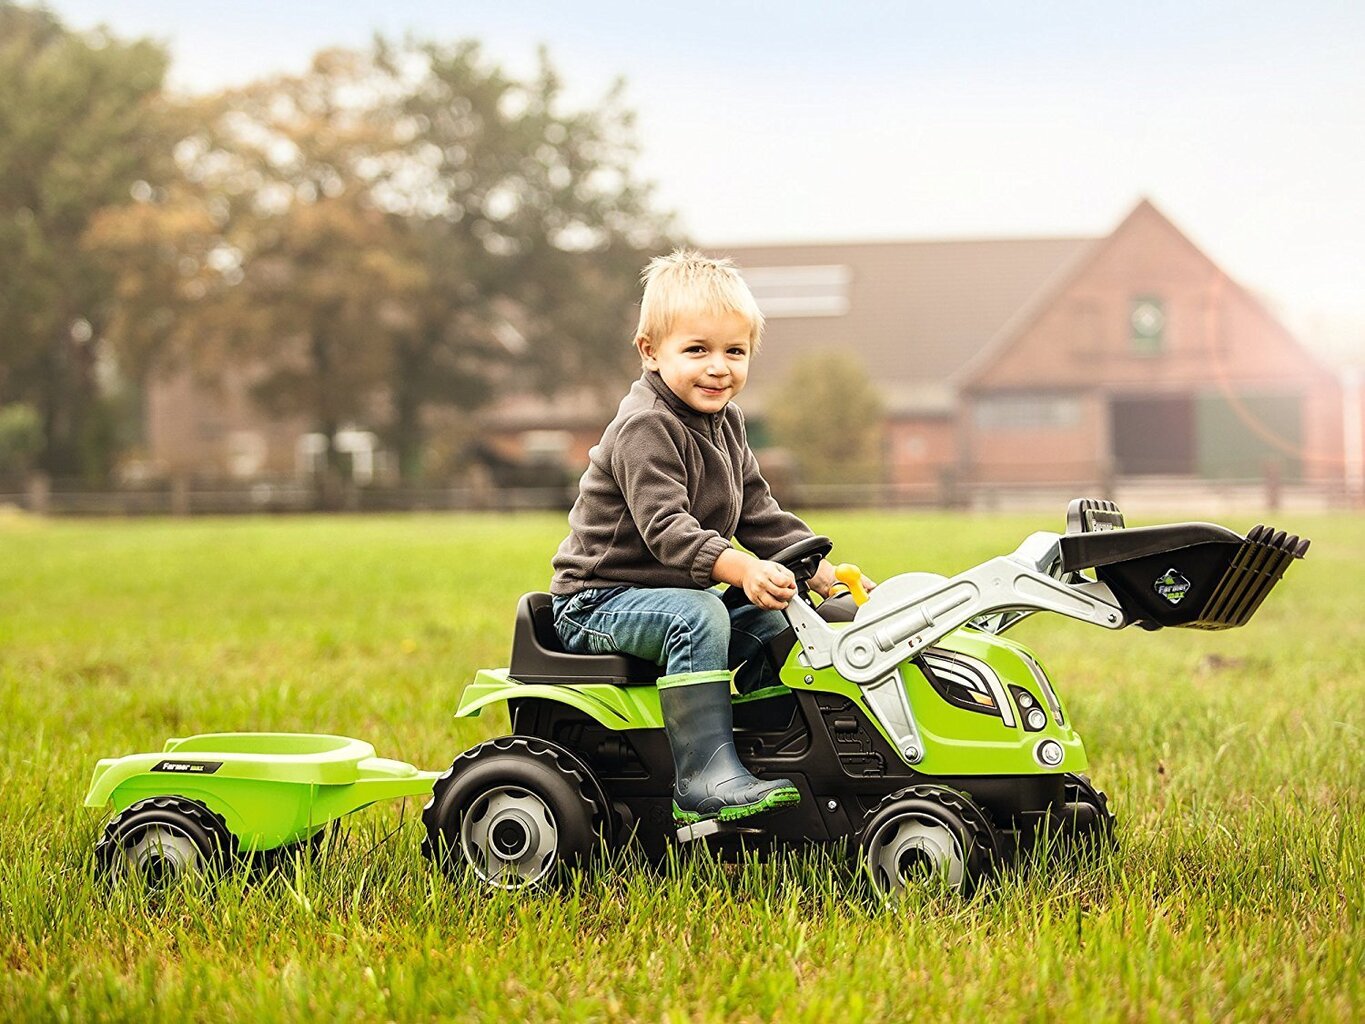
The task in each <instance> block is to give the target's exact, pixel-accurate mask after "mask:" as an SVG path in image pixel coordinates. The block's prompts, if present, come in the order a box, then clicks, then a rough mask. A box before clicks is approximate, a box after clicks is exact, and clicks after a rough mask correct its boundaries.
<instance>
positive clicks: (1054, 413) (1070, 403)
mask: <svg viewBox="0 0 1365 1024" xmlns="http://www.w3.org/2000/svg"><path fill="white" fill-rule="evenodd" d="M973 416H974V419H975V422H976V426H977V427H978V429H980V430H1067V429H1070V428H1072V427H1074V426H1076V425H1077V424H1078V423H1080V421H1081V402H1080V399H1078V398H1075V397H1073V396H1071V395H1055V394H1052V395H1050V394H1036V395H990V396H987V397H984V398H978V399H977V400H976V403H975V405H974V412H973Z"/></svg>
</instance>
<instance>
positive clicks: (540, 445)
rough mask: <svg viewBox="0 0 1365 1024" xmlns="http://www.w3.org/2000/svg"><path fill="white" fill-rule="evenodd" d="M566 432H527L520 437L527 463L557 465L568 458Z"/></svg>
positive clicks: (567, 437) (567, 435) (567, 436)
mask: <svg viewBox="0 0 1365 1024" xmlns="http://www.w3.org/2000/svg"><path fill="white" fill-rule="evenodd" d="M569 440H570V438H569V432H568V431H567V430H528V431H526V433H524V434H522V435H521V443H522V451H524V452H525V453H526V461H527V462H537V463H550V464H553V465H558V464H560V463H562V462H563V461H564V460H565V459H567V458H568V456H569Z"/></svg>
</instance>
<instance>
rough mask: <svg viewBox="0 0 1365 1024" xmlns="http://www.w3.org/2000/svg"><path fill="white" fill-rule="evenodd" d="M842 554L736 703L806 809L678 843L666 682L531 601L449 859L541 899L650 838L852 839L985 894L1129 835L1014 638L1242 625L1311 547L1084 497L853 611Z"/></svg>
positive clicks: (466, 770)
mask: <svg viewBox="0 0 1365 1024" xmlns="http://www.w3.org/2000/svg"><path fill="white" fill-rule="evenodd" d="M830 548H831V545H830V542H829V541H828V539H826V538H824V537H815V538H811V539H808V540H806V541H803V542H801V543H799V544H796V545H794V546H793V547H791V548H788V549H787V550H785V551H783V552H780V553H778V554H777V555H775V556H773V557H774V560H775V561H778V562H781V563H783V564H785V565H786V566H788V567H789V568H790V569H791V570H792V572H793V573H794V574H795V575H796V578H797V581H798V587H799V590H800V596H799V597H798V599H797V600H795V601H793V602H792V603H791V605H790V606H789V607H788V609H787V612H786V614H787V618H788V621H789V622H790V625H791V628H790V629H789V630H787V631H786V632H785V633H784V634H782V635H781V636H779V637H777V638H776V639H775V640H773V641H772V643H771V645H770V648H769V650H768V655H769V657H771V658H772V660H773V663H774V665H775V666H777V667H778V669H779V675H780V678H781V680H782V683H783V684H784V685H783V686H781V687H777V688H775V689H774V690H773V691H771V692H769V693H757V694H753V695H750V696H749V697H747V698H743V699H740V698H737V699H736V704H735V709H734V711H735V742H736V746H737V748H738V750H739V753H740V756H741V758H742V759H743V760H744V763H745V764H746V765H747V766H748V768H749V769H750V771H752V772H753V773H754V774H755V775H758V776H760V777H763V776H776V777H785V778H789V779H791V780H792V781H793V782H794V783H795V784H796V786H797V787H798V788H799V789H800V791H801V801H800V803H799V804H797V805H795V806H791V807H788V808H784V809H781V810H779V811H775V812H772V813H769V814H767V815H765V816H764V817H763V818H762V819H760V820H759V822H755V824H756V825H759V828H758V829H745V828H743V827H739V826H734V825H727V824H725V823H721V822H717V821H706V822H702V823H700V824H698V825H692V826H688V827H684V828H681V829H675V827H674V824H673V820H672V815H671V794H672V789H671V787H672V782H673V778H672V772H673V769H672V760H671V758H670V755H669V748H668V741H667V739H666V737H665V735H664V731H663V723H662V721H661V718H660V713H659V700H658V691H657V690H656V688H655V687H654V685H653V684H654V680H655V679H656V678H657V676H658V673H659V669H658V667H657V666H655V665H652V664H647V663H643V662H640V661H637V660H634V659H631V658H628V657H620V656H611V655H580V654H566V653H564V652H563V650H562V648H561V647H560V646H559V644H558V643H557V641H556V639H555V633H554V629H553V625H552V622H551V608H550V597H549V595H547V594H528V595H526V596H525V597H524V598H522V601H521V605H520V607H519V609H518V612H517V619H516V626H515V637H514V641H513V646H512V659H511V665H510V666H509V667H508V668H507V669H496V670H487V671H482V672H479V673H478V675H477V677H476V678H475V680H474V682H473V684H472V685H470V686H469V687H468V689H466V691H465V693H464V696H463V698H462V700H461V702H460V706H459V710H458V711H457V712H456V713H457V715H461V716H464V715H476V714H478V713H479V712H480V711H481V710H482V709H483V708H485V707H487V706H489V705H490V704H497V703H504V702H505V703H506V704H507V705H508V708H509V713H510V716H511V722H512V732H513V735H511V736H508V737H504V738H501V739H495V740H491V741H489V742H487V743H483V744H480V745H479V746H477V747H475V748H473V749H472V750H469V751H466V752H465V753H464V754H462V755H460V757H458V758H456V760H455V763H454V764H453V765H452V766H451V768H450V770H449V771H447V772H446V773H444V774H443V775H442V776H441V777H440V778H439V779H438V780H437V781H436V784H435V790H434V793H433V796H432V801H431V803H430V804H429V805H428V806H427V808H426V811H425V813H424V815H423V820H424V822H425V824H426V826H427V837H426V841H425V845H424V848H425V850H426V851H427V852H428V854H429V855H431V856H433V857H434V858H436V859H437V860H439V861H440V862H442V863H443V864H445V865H446V866H447V867H450V868H455V869H457V870H464V869H465V867H466V866H467V867H468V868H469V869H471V870H473V871H474V872H475V873H476V874H477V875H478V876H479V877H480V878H482V879H484V880H485V881H487V882H489V883H491V884H494V885H499V886H520V885H526V884H530V883H533V882H536V881H538V880H539V879H542V878H544V877H546V876H547V875H548V874H549V873H550V872H551V871H552V870H553V869H554V868H555V867H556V865H558V864H561V863H566V862H574V861H577V860H580V859H582V858H583V857H585V856H586V855H588V854H589V853H590V852H591V850H592V849H593V847H594V845H595V844H596V843H598V842H600V841H602V840H603V839H605V840H606V841H609V842H610V841H618V842H619V841H622V840H624V839H626V838H627V837H631V836H633V837H634V838H635V839H637V840H638V841H639V842H641V843H642V844H643V845H644V847H645V849H646V850H647V851H649V852H651V853H654V854H658V853H660V852H662V850H663V849H664V848H665V847H666V846H667V844H668V843H669V842H672V841H681V842H690V841H696V840H702V839H706V838H707V837H715V839H714V841H716V842H718V843H720V844H721V845H724V844H725V843H726V842H727V841H728V842H730V843H731V844H733V843H735V842H737V841H742V842H743V843H744V844H745V845H747V846H749V847H751V848H753V847H758V848H763V847H771V846H783V845H792V844H801V843H810V842H817V843H836V842H841V841H848V842H851V843H852V844H854V845H855V847H856V850H857V857H858V859H859V861H860V864H861V867H862V869H863V870H864V871H865V872H866V873H867V875H868V877H869V878H870V879H871V881H872V882H873V884H874V885H876V886H877V887H878V888H879V889H881V890H883V891H887V892H890V891H894V890H897V889H899V888H901V887H903V886H904V885H905V884H907V882H909V881H910V880H912V879H914V878H917V877H922V876H925V875H928V876H937V877H938V878H940V879H941V880H942V881H946V882H947V883H948V884H949V885H950V886H952V887H955V888H957V889H959V890H961V891H964V892H966V891H970V890H971V889H972V888H974V887H975V886H976V885H977V884H978V883H979V882H980V881H981V880H982V879H984V878H986V877H988V876H989V875H990V874H991V873H992V872H994V871H995V870H996V867H997V866H998V865H999V864H1001V863H1002V862H1003V861H1005V860H1007V859H1009V858H1010V857H1011V856H1012V855H1014V854H1016V853H1019V852H1024V851H1026V850H1027V849H1028V848H1029V847H1030V846H1031V845H1032V844H1033V843H1034V842H1035V841H1036V840H1037V838H1038V837H1039V836H1040V835H1042V834H1044V831H1045V830H1047V829H1053V830H1058V829H1060V830H1061V831H1063V832H1064V833H1065V834H1067V835H1069V836H1071V837H1073V838H1078V839H1079V838H1088V839H1091V840H1094V841H1097V842H1103V841H1104V840H1105V839H1107V837H1108V836H1109V835H1110V834H1111V832H1112V829H1113V820H1114V819H1113V815H1112V814H1111V813H1110V811H1109V809H1108V806H1107V804H1106V800H1105V796H1104V794H1103V793H1101V792H1099V791H1098V790H1096V789H1095V788H1094V787H1093V786H1092V785H1091V784H1090V782H1089V780H1088V779H1087V778H1086V776H1085V774H1084V773H1085V771H1086V768H1087V767H1088V765H1087V762H1086V754H1085V747H1084V745H1083V744H1082V742H1081V738H1080V736H1079V735H1078V734H1077V732H1076V730H1075V726H1074V723H1073V722H1072V721H1071V719H1070V717H1069V716H1068V714H1067V711H1066V707H1065V705H1064V704H1063V703H1062V700H1061V698H1060V697H1059V696H1058V693H1057V690H1056V688H1055V687H1054V685H1053V683H1052V680H1051V679H1050V678H1049V676H1048V674H1047V672H1046V671H1045V670H1044V668H1043V666H1042V664H1041V663H1040V662H1039V660H1038V659H1037V658H1036V657H1035V656H1034V655H1033V654H1032V653H1031V652H1030V651H1029V650H1028V649H1027V648H1025V647H1023V646H1022V645H1020V644H1017V643H1015V642H1013V641H1012V640H1009V639H1008V638H1007V637H1006V636H1005V634H1006V632H1007V631H1008V630H1009V629H1010V627H1011V626H1013V625H1015V624H1016V623H1018V622H1019V621H1020V620H1021V619H1023V618H1024V617H1025V616H1027V615H1030V614H1032V613H1034V612H1038V611H1052V612H1056V613H1059V614H1062V615H1066V616H1069V617H1071V618H1075V619H1080V620H1081V621H1084V622H1089V623H1092V624H1094V625H1096V626H1099V627H1101V628H1103V629H1121V628H1123V627H1124V626H1127V625H1130V624H1138V625H1141V626H1143V627H1145V628H1147V629H1158V628H1161V627H1165V626H1186V627H1193V628H1200V629H1225V628H1228V627H1231V626H1239V625H1242V624H1243V623H1245V622H1246V621H1247V620H1248V619H1249V618H1250V617H1251V615H1252V614H1253V613H1254V612H1255V611H1256V608H1257V607H1258V606H1259V605H1260V603H1261V601H1262V600H1263V599H1264V598H1265V596H1266V594H1267V593H1268V592H1269V591H1270V589H1271V588H1272V587H1273V586H1274V585H1275V583H1276V582H1277V581H1278V580H1279V578H1280V577H1281V575H1282V574H1283V573H1284V570H1285V568H1286V567H1287V566H1288V564H1289V563H1290V562H1291V561H1292V560H1293V559H1295V558H1300V557H1302V556H1303V555H1304V553H1305V552H1306V551H1307V549H1308V542H1307V541H1306V540H1300V539H1299V538H1298V537H1290V536H1286V535H1285V534H1284V533H1282V532H1276V531H1274V530H1272V529H1269V528H1267V527H1257V528H1256V529H1254V530H1252V531H1251V534H1250V535H1249V536H1248V537H1246V538H1243V537H1240V536H1238V535H1237V534H1235V533H1233V532H1232V531H1230V530H1226V529H1224V528H1222V527H1220V526H1214V525H1211V524H1208V523H1181V524H1177V525H1170V526H1153V527H1142V528H1135V529H1125V528H1124V522H1123V516H1122V514H1121V513H1120V512H1119V510H1118V508H1117V507H1116V506H1115V505H1113V504H1112V503H1110V502H1104V501H1097V500H1090V499H1077V500H1076V501H1073V502H1072V503H1071V506H1070V508H1069V509H1068V513H1067V532H1066V533H1065V534H1063V535H1058V534H1055V533H1035V534H1033V535H1032V536H1030V537H1029V538H1028V539H1027V540H1025V541H1024V543H1023V544H1021V545H1020V546H1019V548H1018V549H1017V550H1016V551H1015V552H1014V553H1013V554H1010V555H1006V556H1002V557H999V558H994V559H991V560H990V561H988V562H985V563H983V564H981V565H978V566H976V567H975V568H972V569H968V570H967V571H966V572H963V573H960V574H959V575H957V576H954V577H952V578H951V579H945V578H944V577H941V576H937V575H933V574H930V573H920V572H912V573H906V574H904V575H900V576H894V577H892V578H890V579H887V580H885V581H884V582H882V584H881V585H880V586H878V587H877V588H876V589H875V590H874V591H873V592H872V594H871V595H870V597H868V598H867V599H866V603H864V604H862V605H861V606H858V605H856V604H855V603H854V599H853V597H852V595H845V596H842V597H837V598H834V599H832V600H828V601H825V602H823V603H821V604H819V605H818V606H817V605H814V604H813V603H812V602H811V601H810V600H809V599H808V595H807V592H806V586H805V581H807V580H808V579H809V578H810V576H811V575H812V574H813V573H814V572H815V569H816V567H817V566H818V564H819V562H820V559H821V558H822V557H824V556H826V555H827V554H828V553H829V551H830ZM1088 571H1089V572H1090V573H1091V575H1087V572H1088ZM731 595H733V599H738V600H742V599H743V594H742V593H738V592H737V591H736V590H733V589H732V590H731V591H729V592H727V595H726V598H727V600H729V599H732V597H731Z"/></svg>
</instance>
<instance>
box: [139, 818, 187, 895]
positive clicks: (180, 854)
mask: <svg viewBox="0 0 1365 1024" xmlns="http://www.w3.org/2000/svg"><path fill="white" fill-rule="evenodd" d="M120 849H121V850H122V852H123V856H122V858H121V859H120V870H119V873H120V874H123V875H128V874H136V875H138V876H140V877H141V878H144V879H146V880H147V881H148V882H149V883H151V884H153V885H156V884H164V883H166V882H169V881H171V880H172V879H175V878H180V877H182V876H184V875H189V874H198V873H199V872H201V871H202V870H203V867H204V860H203V856H202V855H201V854H200V852H199V847H198V846H196V845H195V843H194V840H193V839H191V838H190V836H189V833H187V832H186V831H185V830H184V829H182V828H180V827H179V826H177V825H172V824H170V823H168V822H158V823H157V824H155V825H148V826H147V827H146V828H144V829H141V830H140V831H139V832H138V833H137V840H136V841H135V842H133V843H124V844H122V846H121V847H120Z"/></svg>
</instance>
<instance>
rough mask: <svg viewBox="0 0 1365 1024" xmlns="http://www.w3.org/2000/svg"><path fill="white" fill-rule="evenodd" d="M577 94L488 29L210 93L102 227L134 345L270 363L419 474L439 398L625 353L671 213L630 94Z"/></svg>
mask: <svg viewBox="0 0 1365 1024" xmlns="http://www.w3.org/2000/svg"><path fill="white" fill-rule="evenodd" d="M563 107H564V103H563V98H562V87H561V85H560V82H559V80H558V77H557V76H556V74H555V73H554V71H553V69H552V68H551V67H550V65H549V62H548V59H546V58H545V57H544V56H543V55H542V60H541V66H540V70H539V72H538V73H537V74H536V75H535V76H533V77H532V78H531V80H529V81H525V82H523V81H518V80H515V79H513V78H510V77H508V76H507V75H506V74H505V73H504V72H503V71H502V70H501V69H499V68H498V67H497V66H496V65H494V64H492V63H491V62H489V61H488V60H487V59H486V58H485V57H484V56H483V54H482V51H481V50H480V48H479V47H478V46H477V45H476V44H474V43H469V42H466V43H459V44H454V45H442V44H436V43H415V42H414V43H405V44H403V45H401V46H399V45H394V44H390V43H388V42H385V41H383V40H379V41H377V42H376V43H375V44H374V46H373V48H372V49H370V50H369V51H365V52H358V51H345V50H333V51H327V52H324V53H322V54H319V55H318V57H317V58H316V59H315V61H314V62H313V65H312V67H311V68H310V69H309V70H308V71H307V72H306V73H305V74H303V75H300V76H286V77H280V78H274V79H270V80H267V81H262V82H258V83H255V84H253V85H251V86H249V87H247V88H245V89H240V90H234V91H231V92H227V93H224V94H222V95H220V96H217V97H212V98H209V99H207V100H203V101H201V102H200V103H199V105H198V107H197V108H196V109H195V110H194V112H193V120H194V123H195V127H194V130H192V131H191V132H189V133H188V134H187V135H186V136H185V137H184V139H183V140H182V141H181V142H180V143H179V145H178V146H177V147H176V149H175V156H176V162H177V166H178V168H179V180H178V181H177V182H176V183H175V184H174V185H173V187H171V188H168V189H164V190H161V191H159V192H157V193H155V194H153V195H151V196H146V197H144V201H143V202H140V203H139V204H136V205H135V206H134V207H130V208H125V209H123V210H120V211H117V212H116V213H113V214H111V215H109V216H108V217H106V218H103V219H102V220H101V222H100V223H99V224H98V230H97V232H96V233H95V234H94V235H93V238H94V240H95V242H96V243H97V244H98V245H100V246H103V247H105V248H106V250H107V251H109V252H111V253H116V254H117V255H118V257H119V262H120V265H121V266H122V267H123V268H124V270H123V274H122V278H121V281H120V289H121V290H120V294H121V297H122V305H121V309H122V310H124V311H125V312H126V313H127V319H126V320H124V321H121V322H120V323H119V324H118V325H116V326H117V328H118V332H117V333H118V338H119V341H120V350H121V351H124V352H126V353H127V354H128V358H129V360H130V363H131V364H133V365H137V366H141V365H144V364H145V363H146V362H147V361H148V360H149V359H155V360H159V361H160V362H161V363H162V364H163V365H165V364H167V363H172V362H174V361H177V360H179V361H181V362H184V363H186V364H188V365H192V366H194V367H197V368H198V369H199V371H200V372H201V373H205V374H208V375H213V374H217V373H221V372H223V370H224V369H225V368H226V367H228V366H234V365H235V366H241V365H243V364H247V365H250V366H251V367H252V368H253V371H254V373H255V376H256V377H257V379H258V384H257V387H256V396H257V398H258V399H259V400H260V401H261V403H262V404H263V405H264V406H265V407H266V408H267V409H269V410H270V411H271V412H273V413H275V414H291V413H293V414H304V415H306V416H307V417H308V419H309V421H310V422H311V423H313V425H314V429H316V430H317V431H318V432H320V433H322V434H323V435H325V436H328V437H331V436H333V435H334V434H335V433H336V432H337V430H338V429H340V428H342V427H343V426H345V425H347V424H352V423H355V424H363V425H366V426H369V427H371V428H378V429H379V430H380V431H381V432H382V433H383V434H385V435H386V436H387V437H388V439H389V440H390V442H391V443H392V444H393V446H394V447H395V448H396V450H397V451H398V453H399V456H400V463H401V465H402V467H403V469H404V473H405V475H406V476H409V477H412V476H416V475H418V473H419V471H420V453H421V452H422V450H423V447H424V441H425V435H426V430H427V429H428V426H427V419H428V413H429V412H430V411H431V410H432V409H433V408H437V407H441V406H445V407H449V408H454V409H456V410H464V411H468V410H471V409H474V408H477V407H478V406H479V405H481V404H482V403H484V402H486V401H488V400H489V399H490V398H491V397H493V396H495V395H496V394H498V393H499V391H500V390H503V389H505V388H507V387H510V386H515V387H519V388H524V387H527V386H532V387H536V388H539V389H541V390H543V391H546V392H548V391H552V390H554V389H555V388H557V387H561V386H563V385H564V384H565V383H566V382H573V381H579V380H583V379H587V378H591V377H593V376H596V377H598V378H600V377H601V376H602V375H603V374H602V371H603V367H604V365H606V366H609V367H610V366H621V367H624V366H625V365H626V363H627V361H628V358H627V357H628V352H627V346H625V345H624V344H623V343H622V338H623V337H624V336H625V335H626V333H627V332H628V311H629V306H630V297H631V294H632V292H633V288H634V274H635V270H636V269H637V267H638V266H639V263H640V260H641V253H642V252H643V251H644V250H647V249H650V248H653V247H654V246H656V245H658V244H660V239H661V238H662V236H663V235H664V233H665V230H666V221H665V220H664V219H663V218H660V217H657V216H656V215H654V214H653V213H652V212H651V211H650V209H649V206H648V193H647V190H646V189H645V188H643V187H642V186H641V185H639V184H638V183H637V182H635V181H634V180H633V178H632V175H631V171H630V165H631V159H632V157H633V155H634V148H633V143H632V142H631V138H630V133H631V124H630V116H629V114H628V112H626V111H625V110H624V109H623V107H622V106H621V103H620V97H619V92H613V93H612V94H611V95H609V96H608V97H607V98H606V99H605V100H604V101H603V102H602V103H601V104H600V105H598V106H595V107H591V108H589V109H586V110H565V109H562V108H563ZM157 325H163V326H164V329H158V327H157ZM144 357H146V358H144Z"/></svg>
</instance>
